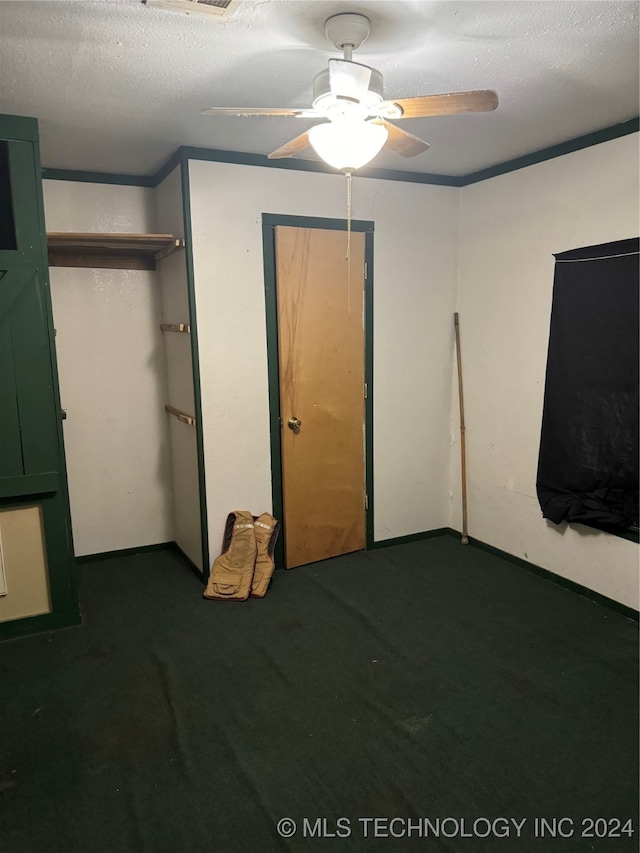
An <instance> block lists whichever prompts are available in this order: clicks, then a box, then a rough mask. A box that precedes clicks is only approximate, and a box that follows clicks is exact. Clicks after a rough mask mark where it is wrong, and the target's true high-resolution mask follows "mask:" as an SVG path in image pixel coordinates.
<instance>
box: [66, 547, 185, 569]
mask: <svg viewBox="0 0 640 853" xmlns="http://www.w3.org/2000/svg"><path fill="white" fill-rule="evenodd" d="M174 544H175V543H174V542H158V543H157V544H156V545H140V546H139V547H138V548H121V549H120V550H116V551H102V552H101V553H99V554H83V555H82V556H81V557H76V563H78V564H79V565H81V564H82V563H96V562H99V561H100V560H111V559H112V558H113V557H133V556H135V554H148V553H149V552H150V551H166V550H168V549H170V548H171V547H172V546H173V545H174Z"/></svg>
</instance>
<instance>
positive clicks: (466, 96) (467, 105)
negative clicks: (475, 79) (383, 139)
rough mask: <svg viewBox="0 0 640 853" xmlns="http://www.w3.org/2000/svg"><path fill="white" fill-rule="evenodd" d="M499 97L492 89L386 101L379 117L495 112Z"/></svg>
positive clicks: (381, 106) (379, 112)
mask: <svg viewBox="0 0 640 853" xmlns="http://www.w3.org/2000/svg"><path fill="white" fill-rule="evenodd" d="M396 106H397V107H400V109H401V110H402V113H401V114H400V115H394V112H397V111H396V110H394V109H393V108H394V107H396ZM497 106H498V96H497V95H496V93H495V92H493V91H492V90H491V89H480V90H478V91H476V92H451V93H450V94H448V95H423V96H422V97H420V98H397V99H395V100H393V101H384V102H383V103H382V104H380V106H379V107H378V115H380V116H383V117H386V118H393V119H398V118H422V117H424V116H445V115H455V114H456V113H481V112H488V111H489V110H495V109H496V107H497Z"/></svg>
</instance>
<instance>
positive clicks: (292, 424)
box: [287, 418, 302, 432]
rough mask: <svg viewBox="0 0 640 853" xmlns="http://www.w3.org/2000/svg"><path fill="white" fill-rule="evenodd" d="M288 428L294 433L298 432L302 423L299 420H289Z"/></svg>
mask: <svg viewBox="0 0 640 853" xmlns="http://www.w3.org/2000/svg"><path fill="white" fill-rule="evenodd" d="M287 426H288V427H289V429H292V430H293V431H294V432H298V430H299V429H300V427H301V426H302V421H299V420H298V418H289V420H288V421H287Z"/></svg>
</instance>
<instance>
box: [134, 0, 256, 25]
mask: <svg viewBox="0 0 640 853" xmlns="http://www.w3.org/2000/svg"><path fill="white" fill-rule="evenodd" d="M241 2H242V0H143V3H144V4H145V6H157V7H158V8H159V9H167V10H168V11H169V12H183V13H184V14H187V15H197V16H198V17H200V18H213V19H214V20H218V21H226V20H228V19H229V18H230V17H231V16H232V15H233V13H234V12H235V11H236V9H237V8H238V6H239V5H240V3H241Z"/></svg>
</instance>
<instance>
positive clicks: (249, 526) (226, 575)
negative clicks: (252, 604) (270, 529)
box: [203, 510, 257, 601]
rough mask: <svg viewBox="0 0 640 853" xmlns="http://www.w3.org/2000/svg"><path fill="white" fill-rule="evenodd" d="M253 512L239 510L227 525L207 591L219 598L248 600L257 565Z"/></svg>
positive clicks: (210, 595) (208, 596)
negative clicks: (220, 552)
mask: <svg viewBox="0 0 640 853" xmlns="http://www.w3.org/2000/svg"><path fill="white" fill-rule="evenodd" d="M256 553H257V551H256V535H255V529H254V526H253V515H251V513H250V512H244V511H242V510H235V511H234V512H230V513H229V515H228V517H227V523H226V525H225V531H224V539H223V542H222V554H220V556H219V557H217V558H216V560H215V562H214V564H213V568H212V569H211V574H210V575H209V581H208V583H207V586H206V589H205V591H204V593H203V595H204V597H205V598H213V599H215V600H216V601H246V599H247V598H249V593H250V592H251V583H252V581H253V572H254V569H255V564H256Z"/></svg>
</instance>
